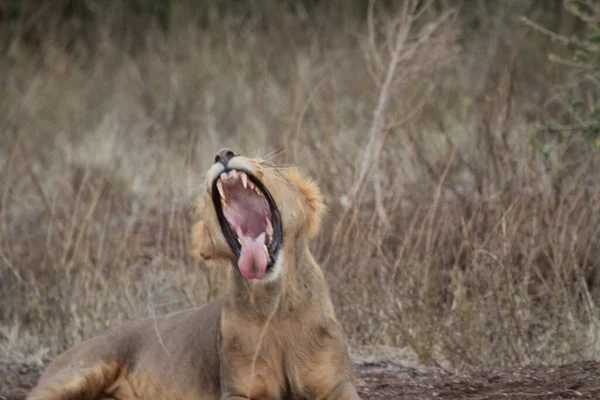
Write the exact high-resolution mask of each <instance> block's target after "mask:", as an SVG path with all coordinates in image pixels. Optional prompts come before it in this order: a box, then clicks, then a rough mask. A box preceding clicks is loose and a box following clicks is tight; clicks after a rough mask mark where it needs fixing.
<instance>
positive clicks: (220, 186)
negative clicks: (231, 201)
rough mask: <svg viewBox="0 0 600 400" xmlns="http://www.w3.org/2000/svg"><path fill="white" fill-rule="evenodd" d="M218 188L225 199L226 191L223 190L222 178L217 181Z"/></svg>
mask: <svg viewBox="0 0 600 400" xmlns="http://www.w3.org/2000/svg"><path fill="white" fill-rule="evenodd" d="M217 189H218V190H219V194H220V195H221V197H222V198H223V200H225V192H224V191H223V182H221V181H220V180H218V181H217Z"/></svg>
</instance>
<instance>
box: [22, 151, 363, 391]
mask: <svg viewBox="0 0 600 400" xmlns="http://www.w3.org/2000/svg"><path fill="white" fill-rule="evenodd" d="M198 207H199V211H200V213H199V214H200V216H201V218H200V220H199V221H198V222H197V223H196V224H195V225H194V226H193V227H192V238H193V240H192V241H193V244H194V248H195V252H197V254H199V256H200V257H202V258H203V259H204V260H206V262H207V263H209V264H216V265H221V266H222V265H224V264H228V265H229V266H230V267H231V272H230V274H229V275H230V278H229V283H230V284H229V288H228V291H227V293H226V294H225V295H224V296H223V297H221V298H219V299H217V300H214V301H212V302H210V303H208V304H206V305H204V306H203V307H200V308H193V309H188V310H184V311H178V312H174V313H171V314H167V315H162V316H158V317H147V318H145V319H142V320H139V321H135V322H130V323H126V324H124V325H121V326H118V327H115V328H112V329H110V330H109V331H107V332H106V333H104V334H102V335H100V336H97V337H94V338H92V339H89V340H87V341H84V342H82V343H79V344H77V345H75V346H73V347H71V348H69V349H67V350H66V351H65V352H63V353H62V354H60V355H59V356H58V357H56V358H55V359H54V360H53V361H52V362H51V363H50V364H49V365H48V367H47V368H46V369H45V371H44V373H43V374H42V376H41V378H40V380H39V381H38V383H37V385H36V387H35V388H34V389H33V390H32V391H31V393H30V394H29V396H28V397H27V398H28V400H50V399H52V400H67V399H109V398H110V399H121V400H125V399H203V400H204V399H207V400H208V399H221V400H225V399H238V400H239V399H329V400H333V399H337V400H360V398H359V396H358V394H357V390H356V386H355V375H354V372H353V368H352V363H351V358H350V356H349V352H348V346H347V344H346V339H345V335H344V332H343V329H342V327H341V325H340V323H339V322H338V320H337V319H336V315H335V312H334V307H333V304H332V301H331V299H330V294H329V289H328V287H327V284H326V282H325V278H324V275H323V272H322V270H321V269H320V267H319V265H318V264H317V262H316V261H315V259H314V258H313V255H312V254H311V252H310V250H309V241H310V240H311V239H313V238H315V236H317V234H318V233H319V231H320V228H321V220H322V217H323V214H324V212H325V204H324V200H323V196H322V195H321V193H320V189H319V187H318V186H317V185H316V183H315V182H314V181H312V180H311V179H309V178H308V177H306V176H303V175H302V174H301V173H300V171H299V170H298V169H297V168H296V167H294V166H275V165H273V164H272V163H270V162H268V161H267V160H264V159H261V158H250V157H247V156H243V155H241V154H238V153H236V152H234V151H232V150H230V149H222V150H221V151H219V153H218V154H217V155H216V157H215V160H214V163H213V164H212V166H211V167H210V169H209V170H208V172H207V173H206V179H205V183H204V198H203V199H202V200H201V201H199V206H198Z"/></svg>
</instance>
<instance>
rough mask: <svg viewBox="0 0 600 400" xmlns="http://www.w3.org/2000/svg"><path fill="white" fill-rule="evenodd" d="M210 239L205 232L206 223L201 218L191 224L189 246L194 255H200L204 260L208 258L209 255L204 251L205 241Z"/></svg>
mask: <svg viewBox="0 0 600 400" xmlns="http://www.w3.org/2000/svg"><path fill="white" fill-rule="evenodd" d="M207 240H210V238H208V236H207V233H206V225H205V224H204V221H203V220H200V221H198V222H196V223H195V224H194V225H193V226H192V233H191V242H192V243H191V247H192V252H193V256H194V257H198V256H200V257H201V258H202V259H204V260H209V259H210V258H211V257H210V255H209V254H208V253H207V252H206V248H207V246H206V242H207Z"/></svg>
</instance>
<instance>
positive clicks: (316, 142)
mask: <svg viewBox="0 0 600 400" xmlns="http://www.w3.org/2000/svg"><path fill="white" fill-rule="evenodd" d="M398 22H399V23H398ZM394 29H397V31H394ZM394 32H399V33H398V34H397V35H396V34H394ZM398 43H399V44H400V45H401V46H395V44H398ZM0 50H1V52H0V116H1V118H0V293H1V296H0V359H3V360H19V361H30V362H40V361H41V360H45V359H48V357H51V356H54V355H55V354H57V353H58V352H60V351H62V350H64V349H65V348H66V347H68V346H70V345H72V344H74V343H76V342H78V341H80V340H83V339H86V338H89V337H91V336H92V335H95V334H98V333H100V332H102V331H103V330H105V329H106V328H108V327H110V326H113V325H115V324H119V323H122V322H124V321H126V320H130V319H134V318H141V317H143V316H147V315H155V314H162V313H166V312H169V311H173V310H177V309H181V308H184V307H189V306H198V305H202V304H204V303H205V302H207V301H209V300H211V299H213V298H214V297H215V296H218V295H220V294H221V293H222V291H223V288H224V286H225V272H224V271H223V270H222V269H220V270H219V269H210V268H208V267H207V266H206V265H204V263H203V262H202V261H201V260H198V259H197V258H195V257H194V255H193V254H191V246H190V242H189V240H190V239H189V230H190V225H191V223H193V221H194V218H195V217H194V214H193V212H192V211H193V206H194V202H195V201H196V200H197V198H198V196H199V195H200V191H201V183H202V180H203V179H204V174H205V172H206V170H207V168H208V167H209V165H210V163H211V162H212V159H213V158H214V154H215V152H216V151H217V150H218V149H219V148H221V147H224V146H229V147H232V148H235V149H239V150H241V151H243V152H245V153H247V154H250V155H265V154H269V155H270V156H271V157H272V158H273V159H274V161H275V162H281V163H296V164H299V166H300V167H301V169H302V170H303V171H305V172H307V173H308V174H310V175H311V176H313V177H314V178H316V179H317V181H318V183H319V184H320V186H321V187H322V189H323V191H324V193H325V195H326V200H327V203H328V206H329V207H330V212H329V214H328V216H327V218H326V221H325V224H324V229H323V232H322V233H321V235H320V237H319V239H318V240H317V241H316V242H315V243H314V245H313V249H314V251H315V255H316V257H317V259H318V261H319V262H320V264H321V266H322V268H323V270H324V272H325V274H326V276H327V279H328V282H329V284H330V287H331V292H332V295H333V299H334V302H335V306H336V309H337V313H338V315H339V318H340V320H341V321H342V323H343V325H344V329H345V331H346V333H347V335H348V337H349V341H350V344H351V345H352V347H353V349H355V350H356V351H359V349H366V350H364V351H367V352H370V351H371V352H372V351H376V349H391V348H408V349H410V350H411V351H412V352H413V353H414V354H415V355H416V357H417V358H418V361H419V362H421V363H424V364H429V365H433V364H435V365H444V366H452V367H461V366H466V365H468V366H472V365H477V364H498V365H515V364H527V363H533V362H538V363H539V362H541V363H563V362H569V361H573V360H581V359H599V358H600V342H599V337H598V336H599V335H600V315H599V312H598V306H599V302H600V298H599V295H600V185H599V182H600V136H599V133H600V100H599V98H598V89H599V87H598V86H599V84H600V5H599V4H598V3H597V2H595V1H593V0H568V1H540V0H523V1H494V0H473V1H466V0H465V1H461V0H456V1H449V0H448V1H441V0H440V1H417V0H410V1H408V2H403V1H397V2H394V1H375V2H370V1H363V0H353V1H341V0H333V1H319V0H302V1H296V2H292V1H274V0H261V1H258V0H256V1H249V2H241V1H212V2H210V3H209V2H199V1H192V0H184V1H178V2H175V1H159V0H152V1H147V2H142V1H126V0H109V1H102V2H101V1H97V0H87V1H83V0H82V1H76V0H57V1H53V2H47V1H41V0H40V1H36V0H29V1H24V0H21V1H19V0H2V1H1V2H0ZM394 55H395V56H396V57H395V56H394ZM394 57H395V58H394ZM393 63H396V64H395V65H396V66H397V68H396V69H395V70H394V73H393V74H391V75H392V76H391V79H390V80H389V81H386V79H385V78H386V77H388V76H389V75H390V66H391V65H392V64H393ZM386 82H387V83H386ZM382 99H383V107H380V105H381V103H382ZM362 162H364V163H362ZM361 163H362V164H361ZM361 165H362V167H361ZM365 165H366V166H367V168H366V169H365V168H364V166H365ZM361 168H362V169H361ZM361 171H363V172H364V176H363V175H361ZM351 188H357V192H353V191H352V190H351ZM353 194H356V196H354V195H353ZM377 351H378V350H377ZM390 351H392V350H390Z"/></svg>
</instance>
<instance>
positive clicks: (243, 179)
mask: <svg viewBox="0 0 600 400" xmlns="http://www.w3.org/2000/svg"><path fill="white" fill-rule="evenodd" d="M240 177H241V178H242V185H244V189H246V188H247V187H248V175H246V174H245V173H243V172H240Z"/></svg>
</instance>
